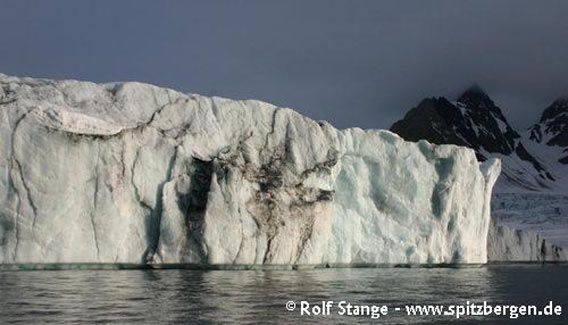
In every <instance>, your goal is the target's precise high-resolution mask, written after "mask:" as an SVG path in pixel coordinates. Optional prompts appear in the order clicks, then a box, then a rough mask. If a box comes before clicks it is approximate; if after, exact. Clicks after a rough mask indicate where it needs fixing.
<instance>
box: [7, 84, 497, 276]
mask: <svg viewBox="0 0 568 325" xmlns="http://www.w3.org/2000/svg"><path fill="white" fill-rule="evenodd" d="M0 86H1V87H0V124H1V125H0V126H1V128H0V129H1V130H2V131H1V132H0V143H1V144H2V145H0V168H1V169H2V170H3V171H4V172H3V173H2V175H3V177H2V179H1V181H0V206H1V207H2V210H1V211H0V262H1V263H118V264H121V263H127V264H146V263H147V264H164V265H168V264H197V265H200V264H206V265H226V264H230V265H258V264H262V265H306V266H308V265H406V264H416V265H419V264H431V265H436V264H437V265H444V264H456V263H457V264H468V263H485V262H486V261H487V241H486V239H487V234H488V231H489V215H490V209H489V206H490V205H489V200H490V197H491V190H492V186H493V184H494V181H495V179H496V178H497V176H498V174H499V162H498V161H492V162H488V163H486V164H484V165H483V166H480V164H479V163H478V162H477V160H476V158H475V154H474V153H473V151H472V150H470V149H466V148H461V147H457V146H452V145H441V146H436V145H432V144H429V143H428V142H425V141H420V142H418V143H411V142H406V141H403V140H402V139H401V138H400V137H398V136H396V135H395V134H393V133H390V132H388V131H378V130H361V129H357V128H354V129H347V130H337V129H335V128H333V127H332V126H331V125H329V124H327V123H322V122H319V123H318V122H315V121H313V120H311V119H309V118H307V117H304V116H302V115H300V114H298V113H297V112H294V111H293V110H290V109H285V108H277V107H275V106H273V105H270V104H267V103H263V102H259V101H253V100H250V101H233V100H229V99H224V98H218V97H214V98H208V97H203V96H198V95H191V96H189V95H184V94H181V93H179V92H175V91H173V90H169V89H164V88H159V87H155V86H151V85H146V84H140V83H115V84H104V85H97V84H94V83H89V82H79V81H72V80H65V81H51V80H37V79H30V78H22V79H19V78H13V77H7V76H1V77H0Z"/></svg>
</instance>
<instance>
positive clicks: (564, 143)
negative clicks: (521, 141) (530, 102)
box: [529, 98, 568, 165]
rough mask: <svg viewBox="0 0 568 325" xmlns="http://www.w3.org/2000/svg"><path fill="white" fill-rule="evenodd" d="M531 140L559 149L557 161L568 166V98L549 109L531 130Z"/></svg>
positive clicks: (557, 101)
mask: <svg viewBox="0 0 568 325" xmlns="http://www.w3.org/2000/svg"><path fill="white" fill-rule="evenodd" d="M529 138H530V140H532V141H534V142H536V143H539V144H544V145H546V146H548V147H555V148H557V149H558V150H557V152H556V157H554V158H556V160H557V161H558V162H559V163H561V164H563V165H568V98H560V99H557V100H556V101H554V102H553V103H552V104H551V105H550V106H549V107H547V108H546V109H545V110H544V112H543V113H542V116H541V118H540V121H539V122H538V123H536V124H534V125H533V126H532V127H531V128H530V129H529Z"/></svg>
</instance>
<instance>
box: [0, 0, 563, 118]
mask: <svg viewBox="0 0 568 325" xmlns="http://www.w3.org/2000/svg"><path fill="white" fill-rule="evenodd" d="M566 12H568V2H565V1H543V2H535V1H505V0H503V1H497V2H496V1H405V2H404V3H400V2H395V1H392V2H385V1H363V0H361V1H309V2H308V1H285V2H284V1H197V2H194V1H192V2H185V1H167V2H159V3H158V2H154V1H118V2H117V1H72V0H71V1H61V2H58V5H57V6H55V5H53V4H52V3H46V2H34V3H33V4H32V3H31V2H22V1H10V2H8V3H6V4H4V5H3V10H2V11H1V12H0V28H2V30H3V31H5V32H4V33H3V46H2V51H0V71H2V72H3V73H8V74H14V75H29V76H38V77H51V78H77V79H88V80H94V81H111V80H113V81H114V80H142V81H147V82H151V83H156V84H160V85H164V86H169V87H172V88H175V89H178V90H182V91H187V92H195V93H202V94H208V95H220V96H224V97H232V98H258V99H262V100H265V101H269V102H273V103H275V104H277V105H281V106H287V107H292V108H295V109H297V110H299V111H301V112H302V113H304V114H306V115H308V116H310V117H312V118H315V119H325V120H329V121H330V122H332V123H333V124H335V125H337V126H339V127H350V126H361V127H366V128H378V127H380V128H387V127H389V126H390V124H391V123H392V122H393V121H395V120H396V119H398V118H401V117H402V116H403V115H404V113H405V112H406V111H407V110H408V109H410V108H411V107H413V106H414V105H416V104H417V103H418V101H419V100H420V99H421V98H422V97H425V96H450V97H452V96H456V95H457V94H458V93H459V92H460V91H461V90H462V89H464V88H465V87H467V86H468V85H469V84H472V83H478V84H480V85H482V86H483V87H484V88H485V89H486V90H487V91H488V92H489V93H490V95H494V97H495V99H496V100H497V102H498V104H500V105H501V106H503V108H504V109H505V111H506V114H507V115H508V116H510V117H511V119H512V122H513V124H515V125H517V126H521V127H524V126H527V125H528V124H530V123H531V122H532V121H534V120H536V119H537V117H538V115H539V114H540V112H541V111H542V109H543V108H544V107H545V106H546V105H547V104H548V103H549V102H552V100H553V99H554V98H556V97H559V96H563V95H564V96H565V95H568V78H567V77H566V72H568V60H566V58H567V57H568V44H567V42H566V39H568V20H567V19H566V17H565V14H564V13H566Z"/></svg>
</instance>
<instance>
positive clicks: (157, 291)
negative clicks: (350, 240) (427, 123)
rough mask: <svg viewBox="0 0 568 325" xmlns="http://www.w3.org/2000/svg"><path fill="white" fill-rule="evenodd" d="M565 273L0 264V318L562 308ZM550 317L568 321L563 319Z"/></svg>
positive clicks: (247, 317)
mask: <svg viewBox="0 0 568 325" xmlns="http://www.w3.org/2000/svg"><path fill="white" fill-rule="evenodd" d="M567 276H568V266H566V265H549V266H539V265H530V266H528V265H515V266H489V267H479V268H455V269H453V268H432V269H423V268H421V269H399V268H396V269H395V268H390V269H389V268H383V269H364V268H361V269H319V270H302V271H196V270H127V271H112V270H99V271H97V270H85V271H81V270H69V271H0V293H1V294H0V323H2V324H3V323H7V322H13V321H21V322H26V323H27V322H31V321H33V322H36V323H37V322H41V323H45V322H49V321H52V322H73V321H76V322H77V321H100V322H112V321H115V322H120V323H126V322H143V323H158V322H184V321H185V322H187V321H213V322H216V321H239V322H250V323H252V322H291V321H295V320H301V321H313V322H322V323H327V322H329V321H341V322H354V321H362V322H368V321H369V320H370V319H369V318H367V317H362V318H346V317H345V316H338V315H334V314H332V315H331V316H326V317H321V316H320V317H313V318H306V317H305V316H300V315H299V312H297V311H296V312H289V311H287V310H286V309H285V303H286V301H288V300H295V301H298V300H309V301H311V302H313V303H316V302H318V301H322V300H332V301H336V302H338V301H340V300H346V301H349V302H352V303H357V304H376V305H383V304H386V305H389V306H403V305H404V304H425V303H434V304H452V303H460V302H462V303H465V301H466V300H469V301H476V302H477V301H483V300H486V301H488V302H491V303H494V304H497V303H506V304H513V303H517V304H518V303H530V304H544V303H546V302H548V301H549V300H552V301H554V302H555V303H558V304H562V305H563V308H564V309H565V313H568V305H567V303H568V279H567ZM387 318H388V319H387ZM470 319H471V318H470ZM433 320H436V318H426V317H423V318H420V317H407V316H405V315H403V313H402V312H399V313H394V312H391V313H389V315H387V316H385V317H384V318H383V319H382V321H387V322H389V323H392V322H395V323H396V322H405V323H413V322H426V321H433ZM438 320H444V321H449V320H451V319H449V318H443V319H439V318H438ZM501 320H506V319H501ZM539 320H540V321H542V320H544V319H541V318H538V319H535V318H528V319H525V321H527V322H529V323H531V322H532V323H534V322H535V321H539ZM548 320H554V321H558V322H561V321H564V322H565V321H566V318H563V319H559V318H555V319H548ZM517 322H518V320H517Z"/></svg>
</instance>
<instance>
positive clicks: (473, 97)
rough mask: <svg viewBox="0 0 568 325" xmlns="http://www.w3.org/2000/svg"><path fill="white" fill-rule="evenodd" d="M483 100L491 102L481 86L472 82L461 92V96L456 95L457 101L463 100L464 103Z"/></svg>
mask: <svg viewBox="0 0 568 325" xmlns="http://www.w3.org/2000/svg"><path fill="white" fill-rule="evenodd" d="M485 101H490V102H491V103H493V101H492V100H491V99H490V98H489V96H488V95H487V93H486V92H485V90H483V88H481V86H479V85H477V84H473V85H472V86H470V87H469V88H467V89H466V90H465V91H464V92H463V93H462V94H461V96H459V97H458V102H464V103H467V102H473V103H480V102H485Z"/></svg>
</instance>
